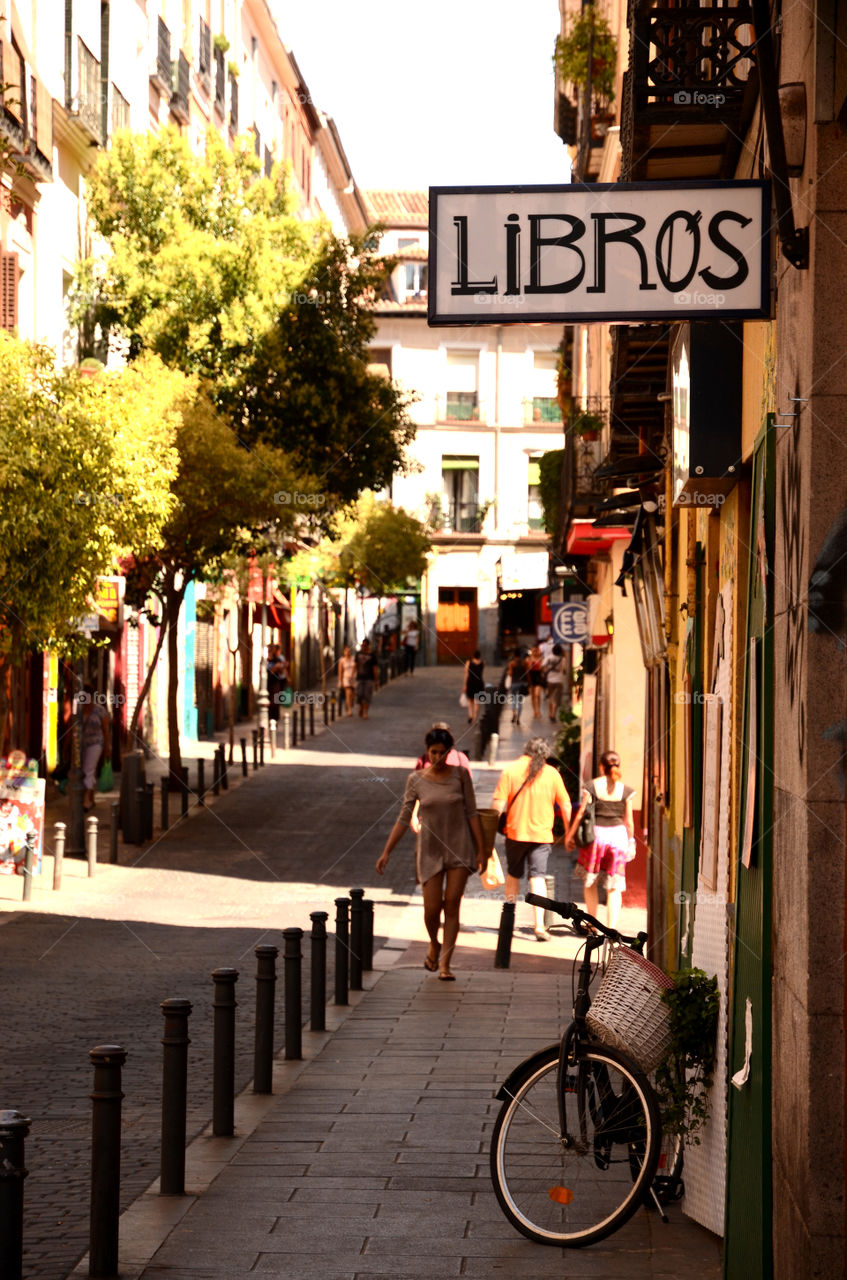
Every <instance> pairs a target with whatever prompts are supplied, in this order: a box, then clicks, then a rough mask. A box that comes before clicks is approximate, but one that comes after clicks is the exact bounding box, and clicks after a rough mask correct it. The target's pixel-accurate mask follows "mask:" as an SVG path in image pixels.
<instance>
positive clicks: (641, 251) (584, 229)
mask: <svg viewBox="0 0 847 1280" xmlns="http://www.w3.org/2000/svg"><path fill="white" fill-rule="evenodd" d="M769 242H770V210H769V184H768V183H765V182H702V183H701V182H697V183H685V182H673V183H671V182H650V183H644V184H641V183H633V184H626V183H616V184H614V185H608V186H606V185H604V186H600V185H597V186H594V185H591V186H585V185H581V186H577V185H573V186H561V187H430V192H429V316H428V319H429V323H430V324H431V325H450V324H463V325H464V324H479V323H482V324H492V323H493V324H509V323H513V324H514V323H527V322H533V321H536V322H538V321H576V320H586V321H590V320H598V321H599V320H614V321H626V320H662V319H665V320H688V319H697V320H702V319H705V318H707V317H710V316H711V317H714V318H715V319H756V318H762V317H766V316H768V315H769V314H770V299H769V292H768V263H769V255H770V243H769Z"/></svg>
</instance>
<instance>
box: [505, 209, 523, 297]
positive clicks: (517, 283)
mask: <svg viewBox="0 0 847 1280" xmlns="http://www.w3.org/2000/svg"><path fill="white" fill-rule="evenodd" d="M520 221H521V220H520V214H517V213H510V214H509V215H508V216H507V218H506V221H505V223H504V226H505V228H506V293H507V294H509V293H520V291H521V228H520Z"/></svg>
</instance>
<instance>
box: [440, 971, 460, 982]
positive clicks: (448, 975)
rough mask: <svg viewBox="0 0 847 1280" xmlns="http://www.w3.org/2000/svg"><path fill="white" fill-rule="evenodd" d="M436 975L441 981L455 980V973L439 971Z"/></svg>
mask: <svg viewBox="0 0 847 1280" xmlns="http://www.w3.org/2000/svg"><path fill="white" fill-rule="evenodd" d="M438 977H439V980H440V981H441V982H455V981H456V975H455V973H439V975H438Z"/></svg>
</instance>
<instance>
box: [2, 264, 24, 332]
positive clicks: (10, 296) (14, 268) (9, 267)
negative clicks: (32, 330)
mask: <svg viewBox="0 0 847 1280" xmlns="http://www.w3.org/2000/svg"><path fill="white" fill-rule="evenodd" d="M19 275H20V272H19V271H18V255H17V254H16V253H0V329H9V330H11V329H17V327H18V278H19Z"/></svg>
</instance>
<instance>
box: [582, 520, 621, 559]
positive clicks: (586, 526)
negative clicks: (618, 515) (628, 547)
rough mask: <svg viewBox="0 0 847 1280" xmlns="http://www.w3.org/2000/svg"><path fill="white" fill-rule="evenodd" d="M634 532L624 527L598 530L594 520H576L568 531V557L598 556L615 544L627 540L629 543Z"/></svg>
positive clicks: (618, 526) (616, 526)
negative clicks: (623, 539)
mask: <svg viewBox="0 0 847 1280" xmlns="http://www.w3.org/2000/svg"><path fill="white" fill-rule="evenodd" d="M631 537H632V530H631V529H629V528H627V527H626V526H623V525H612V526H610V527H609V528H605V529H604V528H600V529H598V528H596V527H595V525H594V522H593V520H574V522H573V524H572V525H571V527H570V529H568V537H567V542H566V544H565V546H566V549H567V553H568V555H572V556H597V555H603V553H604V552H606V551H608V549H609V547H610V546H611V545H612V543H613V542H618V541H619V540H620V539H621V538H626V540H627V542H629V540H630V538H631Z"/></svg>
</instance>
